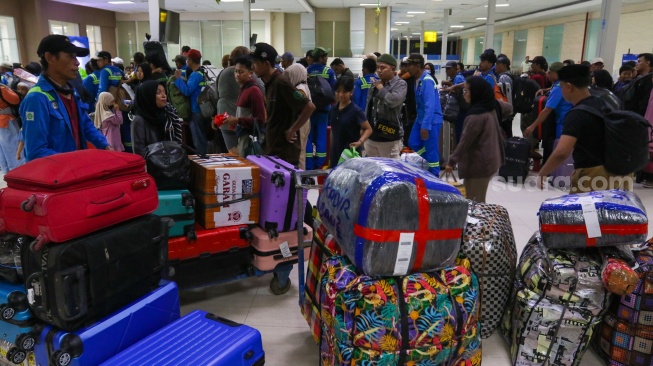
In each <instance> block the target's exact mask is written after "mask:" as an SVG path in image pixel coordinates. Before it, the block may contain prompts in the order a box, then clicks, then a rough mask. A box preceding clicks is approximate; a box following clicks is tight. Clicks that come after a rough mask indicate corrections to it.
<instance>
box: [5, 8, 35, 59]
mask: <svg viewBox="0 0 653 366" xmlns="http://www.w3.org/2000/svg"><path fill="white" fill-rule="evenodd" d="M28 9H34V0H23V1H19V0H2V6H0V15H2V16H9V17H12V18H14V24H15V26H16V38H17V39H18V54H19V55H20V56H19V57H20V60H13V61H12V62H20V63H23V64H25V63H28V62H29V60H36V59H37V57H36V49H34V50H35V51H34V53H33V54H30V53H29V49H28V48H27V44H28V42H21V41H22V40H27V39H28V35H29V33H30V32H27V29H26V28H25V20H24V19H23V15H22V14H23V13H24V12H26V11H27V10H28ZM34 20H35V19H34ZM34 20H33V21H32V23H30V25H31V27H30V29H31V28H32V26H34V25H35V24H34ZM31 36H33V35H31ZM37 42H38V40H37Z"/></svg>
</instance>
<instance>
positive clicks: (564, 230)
mask: <svg viewBox="0 0 653 366" xmlns="http://www.w3.org/2000/svg"><path fill="white" fill-rule="evenodd" d="M540 231H541V232H542V233H559V234H585V235H587V228H586V227H585V225H561V224H541V225H540ZM601 234H611V235H646V234H648V224H637V225H601ZM586 243H587V246H588V247H595V246H596V238H587V237H586Z"/></svg>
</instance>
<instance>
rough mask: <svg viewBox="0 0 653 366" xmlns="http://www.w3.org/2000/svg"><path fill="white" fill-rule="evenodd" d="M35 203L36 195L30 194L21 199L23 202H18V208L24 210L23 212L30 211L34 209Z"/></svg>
mask: <svg viewBox="0 0 653 366" xmlns="http://www.w3.org/2000/svg"><path fill="white" fill-rule="evenodd" d="M35 205H36V196H35V195H31V196H29V198H28V199H26V200H25V201H23V203H21V204H20V209H21V210H23V211H25V212H30V211H32V210H33V209H34V206H35Z"/></svg>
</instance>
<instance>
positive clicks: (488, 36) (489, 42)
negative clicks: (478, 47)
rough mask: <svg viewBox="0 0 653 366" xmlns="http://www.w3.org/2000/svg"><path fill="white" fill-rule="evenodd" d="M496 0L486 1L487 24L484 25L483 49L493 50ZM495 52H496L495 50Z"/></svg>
mask: <svg viewBox="0 0 653 366" xmlns="http://www.w3.org/2000/svg"><path fill="white" fill-rule="evenodd" d="M496 10H497V0H488V1H487V22H486V23H485V24H486V25H485V39H484V40H483V49H484V50H486V49H488V48H494V19H495V17H496V15H495V14H496ZM495 51H496V50H495Z"/></svg>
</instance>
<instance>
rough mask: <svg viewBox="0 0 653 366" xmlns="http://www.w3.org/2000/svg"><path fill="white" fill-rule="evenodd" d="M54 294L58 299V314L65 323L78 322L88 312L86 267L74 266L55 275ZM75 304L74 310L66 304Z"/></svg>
mask: <svg viewBox="0 0 653 366" xmlns="http://www.w3.org/2000/svg"><path fill="white" fill-rule="evenodd" d="M54 292H55V297H56V299H57V304H59V306H57V310H58V311H57V313H58V315H59V318H61V319H62V320H64V321H72V320H77V319H79V318H81V317H83V316H85V315H86V313H87V312H88V302H87V299H86V298H87V296H86V275H85V270H84V266H74V267H70V268H67V269H65V270H63V271H58V272H57V273H56V274H55V281H54ZM72 302H74V306H75V307H74V308H67V307H66V306H65V304H71V303H72ZM69 314H70V315H69Z"/></svg>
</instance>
